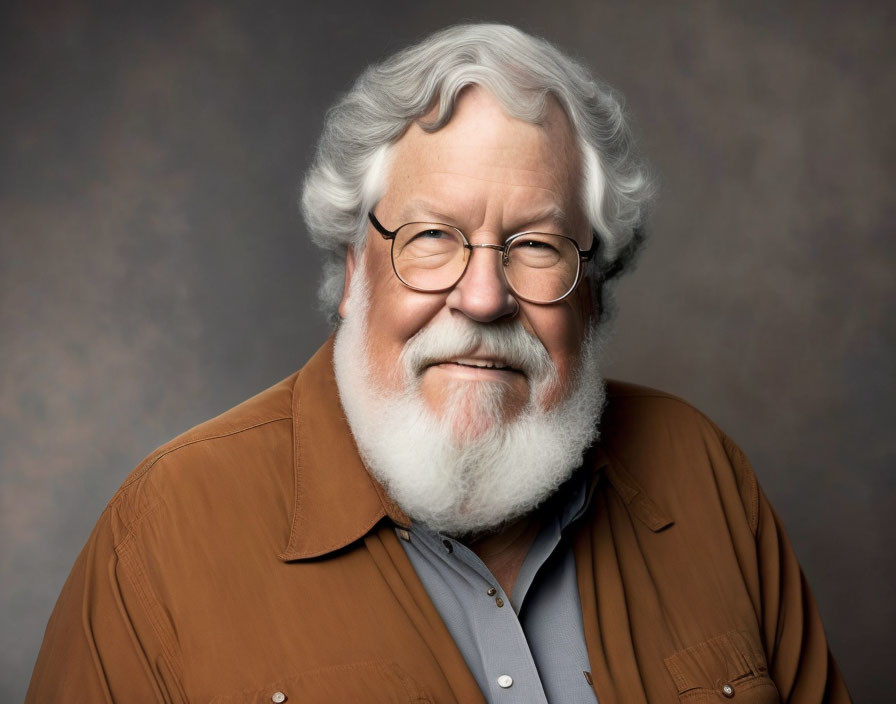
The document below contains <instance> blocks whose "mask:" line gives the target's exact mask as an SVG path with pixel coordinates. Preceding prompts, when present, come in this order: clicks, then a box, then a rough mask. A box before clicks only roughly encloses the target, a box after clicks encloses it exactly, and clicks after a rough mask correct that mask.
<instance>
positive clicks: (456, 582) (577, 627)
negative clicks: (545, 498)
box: [396, 476, 597, 704]
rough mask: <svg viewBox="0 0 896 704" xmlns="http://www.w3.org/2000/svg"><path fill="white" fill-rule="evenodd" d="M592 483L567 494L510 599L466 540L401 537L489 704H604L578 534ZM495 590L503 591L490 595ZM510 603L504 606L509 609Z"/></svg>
mask: <svg viewBox="0 0 896 704" xmlns="http://www.w3.org/2000/svg"><path fill="white" fill-rule="evenodd" d="M588 499H589V492H588V486H587V482H586V480H585V478H584V477H582V476H576V477H574V478H573V479H572V480H570V481H569V482H567V484H566V485H564V486H563V487H561V489H560V491H559V492H558V494H557V495H556V497H555V499H553V500H552V501H551V502H550V504H551V506H553V507H554V509H553V510H548V511H547V512H546V513H545V515H544V522H543V523H542V526H541V529H540V530H539V532H538V535H537V536H536V538H535V541H534V542H533V544H532V547H531V548H530V549H529V552H528V554H527V555H526V558H525V560H524V561H523V564H522V566H521V567H520V571H519V575H518V576H517V578H516V582H515V583H514V585H513V594H512V596H510V597H508V595H507V594H505V593H504V591H503V590H502V589H501V587H500V585H499V584H498V581H497V580H496V579H495V577H494V576H493V575H492V573H491V571H490V570H489V569H488V568H487V567H486V566H485V564H484V563H483V562H482V560H480V559H479V557H478V556H477V555H476V554H475V553H474V552H473V551H472V550H470V549H469V548H467V547H466V546H465V545H464V544H463V543H461V542H460V541H458V540H456V539H454V538H452V537H450V536H447V535H443V534H441V533H435V532H433V531H431V530H429V529H428V528H427V527H426V526H423V525H421V524H417V523H414V524H413V525H412V527H411V530H410V532H409V533H408V532H407V531H404V530H402V529H396V532H397V533H398V535H399V537H400V538H402V540H400V541H399V542H401V544H402V546H403V547H404V550H405V552H406V553H407V556H408V558H409V559H410V561H411V564H412V565H413V566H414V569H415V570H416V571H417V574H418V576H419V577H420V581H421V582H423V586H424V587H425V588H426V591H427V592H428V593H429V596H430V598H431V599H432V601H433V604H434V605H435V607H436V610H437V611H438V612H439V615H440V616H441V617H442V620H443V621H444V622H445V625H446V626H447V627H448V631H449V632H450V633H451V636H452V637H453V638H454V641H455V643H457V647H458V648H459V650H460V652H461V654H462V655H463V657H464V660H465V661H466V663H467V666H468V667H469V668H470V671H471V672H472V673H473V677H474V678H475V679H476V682H477V684H478V685H479V688H480V689H481V690H482V693H483V695H484V696H485V698H486V699H487V700H488V701H489V702H526V704H529V703H530V702H564V703H565V702H571V703H573V704H579V703H581V704H595V702H596V701H597V697H596V695H595V693H594V690H593V688H592V687H591V685H590V684H588V681H587V680H586V678H585V672H586V671H590V669H591V667H590V665H589V663H588V651H587V648H586V646H585V630H584V627H583V625H582V606H581V603H580V601H579V590H578V585H577V583H576V565H575V560H574V557H573V551H572V546H571V545H570V541H569V540H568V539H566V538H565V534H566V533H567V529H568V528H569V526H570V525H571V524H572V523H573V522H574V521H576V520H577V519H579V518H580V517H581V516H582V514H583V513H584V512H585V508H586V507H587V503H588ZM489 590H494V593H493V594H489ZM501 604H503V606H501Z"/></svg>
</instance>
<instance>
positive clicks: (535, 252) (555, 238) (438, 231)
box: [392, 222, 580, 303]
mask: <svg viewBox="0 0 896 704" xmlns="http://www.w3.org/2000/svg"><path fill="white" fill-rule="evenodd" d="M470 256H471V251H470V250H469V249H467V248H466V247H464V238H463V236H462V235H461V233H460V231H459V230H456V229H455V228H453V227H450V226H448V225H443V224H440V223H426V222H418V223H408V224H407V225H403V226H402V227H400V228H399V229H398V230H397V231H396V233H395V238H394V240H393V243H392V262H393V265H394V267H395V273H396V274H398V277H399V278H400V279H401V280H402V281H403V282H404V283H406V284H407V285H408V286H411V287H412V288H415V289H418V290H421V291H441V290H444V289H447V288H451V287H452V286H454V284H456V283H457V282H458V281H459V280H460V278H461V276H463V273H464V271H465V269H466V266H467V260H468V259H469V257H470ZM579 266H580V259H579V251H578V248H577V247H576V245H575V243H573V241H572V240H570V239H567V238H566V237H562V236H560V235H552V234H543V233H527V234H525V235H522V236H520V237H518V238H516V239H514V240H513V241H512V242H511V244H510V246H509V248H508V250H507V252H506V255H505V262H504V273H505V276H506V277H507V283H508V284H509V285H510V287H511V289H513V291H514V293H516V294H517V295H519V296H520V297H522V298H525V299H527V300H530V301H533V302H543V303H549V302H551V301H555V300H557V299H559V298H562V297H563V296H565V295H566V294H568V293H569V292H570V290H571V289H572V287H573V286H575V284H576V281H577V278H578V274H579Z"/></svg>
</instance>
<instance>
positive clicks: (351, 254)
mask: <svg viewBox="0 0 896 704" xmlns="http://www.w3.org/2000/svg"><path fill="white" fill-rule="evenodd" d="M354 273H355V247H354V245H349V247H348V250H347V251H346V253H345V283H344V284H343V288H342V300H341V301H340V302H339V317H341V318H345V306H346V303H347V302H348V292H349V289H350V288H351V285H352V274H354Z"/></svg>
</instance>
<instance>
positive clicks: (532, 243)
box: [517, 240, 555, 251]
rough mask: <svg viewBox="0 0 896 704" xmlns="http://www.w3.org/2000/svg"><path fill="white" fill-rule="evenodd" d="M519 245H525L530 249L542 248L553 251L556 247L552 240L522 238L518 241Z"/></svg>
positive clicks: (524, 246)
mask: <svg viewBox="0 0 896 704" xmlns="http://www.w3.org/2000/svg"><path fill="white" fill-rule="evenodd" d="M517 247H523V248H525V249H529V250H536V249H541V250H545V251H551V250H553V249H555V247H554V246H553V245H552V244H551V243H550V242H543V241H542V240H522V241H520V242H518V243H517Z"/></svg>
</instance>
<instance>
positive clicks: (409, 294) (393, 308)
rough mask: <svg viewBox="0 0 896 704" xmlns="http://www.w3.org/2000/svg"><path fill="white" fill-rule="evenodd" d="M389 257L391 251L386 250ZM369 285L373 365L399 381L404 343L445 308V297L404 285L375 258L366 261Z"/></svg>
mask: <svg viewBox="0 0 896 704" xmlns="http://www.w3.org/2000/svg"><path fill="white" fill-rule="evenodd" d="M386 254H387V255H388V250H387V251H386ZM367 272H368V285H369V289H370V290H369V304H370V308H369V312H368V326H367V330H368V344H369V347H370V353H371V357H372V358H373V360H374V364H375V365H376V366H377V368H379V369H381V370H389V372H390V373H391V374H390V378H391V379H393V380H397V379H400V375H398V372H399V370H398V369H397V360H398V357H399V355H400V354H401V351H402V349H403V348H404V345H405V343H406V342H407V341H408V340H409V339H410V338H411V337H413V336H414V335H415V334H416V333H417V332H419V331H420V329H421V328H422V327H424V326H425V325H426V324H427V323H428V322H429V321H430V320H431V319H432V318H433V316H435V315H436V314H437V313H438V312H439V310H441V309H442V308H443V307H444V302H445V296H444V295H442V294H433V293H420V292H418V291H412V290H411V289H409V288H407V287H406V286H404V285H403V284H402V283H401V282H400V281H399V280H398V277H396V276H395V273H394V272H393V271H392V265H391V262H390V260H389V259H388V256H387V257H386V259H385V262H383V261H382V259H381V258H380V257H378V256H376V255H373V256H371V257H370V258H369V259H368V260H367Z"/></svg>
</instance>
